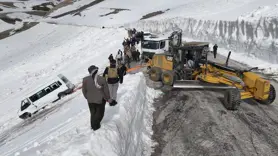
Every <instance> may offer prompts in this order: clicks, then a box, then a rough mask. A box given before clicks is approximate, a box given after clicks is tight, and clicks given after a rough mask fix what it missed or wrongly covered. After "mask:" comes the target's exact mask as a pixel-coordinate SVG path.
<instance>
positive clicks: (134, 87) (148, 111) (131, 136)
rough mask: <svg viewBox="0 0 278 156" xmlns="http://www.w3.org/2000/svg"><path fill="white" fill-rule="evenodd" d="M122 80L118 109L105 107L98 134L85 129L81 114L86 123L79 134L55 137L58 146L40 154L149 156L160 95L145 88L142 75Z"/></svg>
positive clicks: (127, 76) (85, 117)
mask: <svg viewBox="0 0 278 156" xmlns="http://www.w3.org/2000/svg"><path fill="white" fill-rule="evenodd" d="M124 79H125V80H124V83H123V84H121V85H120V87H119V90H118V105H116V106H114V107H110V106H108V105H107V106H106V112H105V116H104V120H103V122H102V127H101V128H100V129H99V130H97V131H92V130H89V129H88V128H89V113H84V114H85V115H84V116H83V117H82V118H80V119H79V120H80V121H81V122H82V121H83V122H84V121H86V123H85V124H84V125H83V126H81V127H80V128H79V130H73V131H72V132H70V133H73V134H72V135H71V134H68V135H62V136H60V137H58V138H57V142H56V143H57V145H55V144H54V145H53V144H52V146H51V149H46V150H44V151H42V152H40V153H41V154H42V155H53V154H54V155H55V154H56V155H57V154H58V155H61V156H69V155H75V156H79V155H80V156H81V155H84V154H85V153H86V154H88V155H97V156H106V155H110V156H119V155H125V156H142V155H150V154H151V152H152V145H153V143H152V141H151V136H152V133H153V132H152V122H153V116H152V114H153V111H154V108H153V106H152V103H153V100H154V98H156V97H158V96H159V95H160V92H158V91H155V90H154V89H151V88H148V87H147V86H146V80H145V77H144V75H143V73H137V74H134V75H126V76H125V78H124ZM125 82H126V83H125ZM87 112H88V111H87ZM108 116H109V117H108ZM107 117H108V118H110V119H108V120H110V121H109V122H107V121H105V120H106V119H105V118H107ZM75 122H79V121H75ZM82 129H83V130H82ZM80 131H81V132H80ZM77 132H78V134H76V133H77ZM72 136H74V138H72ZM62 140H63V141H62ZM80 140H82V143H80ZM61 148H64V150H63V149H61Z"/></svg>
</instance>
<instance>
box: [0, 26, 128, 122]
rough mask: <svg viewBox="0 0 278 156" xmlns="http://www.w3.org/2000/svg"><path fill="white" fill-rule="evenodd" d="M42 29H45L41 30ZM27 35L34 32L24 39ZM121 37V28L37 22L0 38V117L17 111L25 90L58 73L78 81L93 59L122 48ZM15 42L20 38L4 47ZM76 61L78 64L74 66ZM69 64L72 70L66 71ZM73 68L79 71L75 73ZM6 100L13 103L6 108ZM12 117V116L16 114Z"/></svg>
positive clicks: (100, 63)
mask: <svg viewBox="0 0 278 156" xmlns="http://www.w3.org/2000/svg"><path fill="white" fill-rule="evenodd" d="M41 30H45V31H43V32H41V33H40V31H41ZM69 32H71V33H69ZM117 32H119V33H117ZM28 34H37V35H34V36H30V37H29V39H28V40H25V38H26V35H28ZM39 34H41V35H39ZM57 36H59V37H57ZM92 36H99V37H92ZM106 36H111V37H112V36H113V37H114V39H111V40H112V41H111V40H108V39H105V38H106ZM123 36H125V32H124V31H120V30H116V31H115V30H109V29H106V31H103V30H101V29H95V28H87V27H79V28H76V27H71V26H53V25H49V24H40V25H39V26H37V27H35V28H33V29H31V30H30V31H27V32H23V33H20V34H19V35H17V36H15V37H10V38H8V39H6V40H3V41H1V44H0V46H1V49H5V52H6V53H4V55H2V56H1V61H2V63H3V64H1V77H0V79H1V81H3V82H5V83H1V84H0V86H1V88H2V89H1V94H0V95H1V102H0V103H1V104H0V107H1V108H6V109H5V111H3V112H0V114H1V115H2V118H1V120H3V119H4V116H3V113H5V114H6V113H8V116H10V115H9V114H11V111H12V112H14V113H16V111H17V110H18V109H19V102H20V100H22V97H24V96H25V95H26V94H27V93H28V90H30V89H34V88H36V87H37V86H38V85H40V84H45V83H47V82H48V80H49V79H51V78H53V77H54V76H56V75H58V74H59V73H63V74H64V75H65V76H68V77H69V79H70V80H72V81H73V82H74V83H77V82H80V81H81V80H80V78H81V77H82V76H84V74H86V73H87V68H88V67H87V66H89V65H90V64H91V63H90V62H91V61H92V60H94V58H97V57H98V56H101V57H103V56H105V57H106V56H108V55H109V54H110V53H116V52H117V49H119V48H120V47H121V38H123ZM54 39H56V40H54ZM15 41H17V42H19V41H20V42H19V44H18V45H17V47H15V46H7V45H13V44H11V43H14V42H15ZM111 46H112V47H111ZM103 47H106V48H108V49H106V48H103ZM113 49H114V50H113ZM65 51H66V53H65ZM102 51H103V52H102ZM7 60H8V61H7ZM70 60H72V61H70ZM103 61H104V62H103ZM107 61H108V60H106V59H104V60H100V62H99V63H98V62H94V64H97V65H102V66H103V65H105V64H106V63H107ZM76 62H78V66H74V64H75V63H76ZM102 62H103V63H104V64H103V63H102ZM82 65H83V67H82ZM69 66H70V67H71V68H70V69H71V70H65V69H67V68H68V67H69ZM103 67H104V66H103ZM80 69H81V70H80ZM75 70H76V71H79V72H81V74H79V75H78V72H76V71H75ZM72 74H73V75H72ZM50 75H51V76H50ZM23 93H25V94H23ZM7 103H12V105H11V106H10V107H9V108H7V107H6V105H7ZM2 110H4V109H2ZM12 117H13V118H14V117H15V114H14V115H12Z"/></svg>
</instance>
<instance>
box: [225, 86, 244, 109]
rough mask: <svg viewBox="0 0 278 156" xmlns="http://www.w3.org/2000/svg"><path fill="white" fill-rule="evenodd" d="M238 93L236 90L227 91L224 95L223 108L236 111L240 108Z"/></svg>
mask: <svg viewBox="0 0 278 156" xmlns="http://www.w3.org/2000/svg"><path fill="white" fill-rule="evenodd" d="M240 103H241V98H240V92H239V91H238V90H237V89H231V90H227V91H226V92H225V94H224V107H225V108H226V109H227V110H237V109H238V107H239V106H240Z"/></svg>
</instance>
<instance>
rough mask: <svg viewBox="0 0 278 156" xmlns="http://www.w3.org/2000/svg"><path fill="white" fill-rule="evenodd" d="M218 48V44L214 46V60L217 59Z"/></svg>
mask: <svg viewBox="0 0 278 156" xmlns="http://www.w3.org/2000/svg"><path fill="white" fill-rule="evenodd" d="M217 48H218V46H217V44H215V45H214V46H213V56H214V58H216V55H217Z"/></svg>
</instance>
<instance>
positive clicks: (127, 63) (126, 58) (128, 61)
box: [124, 53, 131, 68]
mask: <svg viewBox="0 0 278 156" xmlns="http://www.w3.org/2000/svg"><path fill="white" fill-rule="evenodd" d="M130 59H131V58H130V57H129V55H128V54H127V53H124V64H125V65H126V66H127V68H130Z"/></svg>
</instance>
